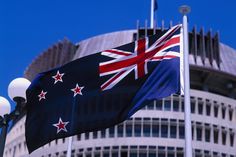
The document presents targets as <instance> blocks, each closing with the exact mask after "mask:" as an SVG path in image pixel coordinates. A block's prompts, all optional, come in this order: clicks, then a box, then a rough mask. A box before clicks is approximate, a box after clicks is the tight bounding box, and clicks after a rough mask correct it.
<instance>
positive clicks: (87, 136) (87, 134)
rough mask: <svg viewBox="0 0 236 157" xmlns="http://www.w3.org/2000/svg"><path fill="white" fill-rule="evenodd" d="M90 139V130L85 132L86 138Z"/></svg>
mask: <svg viewBox="0 0 236 157" xmlns="http://www.w3.org/2000/svg"><path fill="white" fill-rule="evenodd" d="M87 139H89V132H86V133H85V140H87Z"/></svg>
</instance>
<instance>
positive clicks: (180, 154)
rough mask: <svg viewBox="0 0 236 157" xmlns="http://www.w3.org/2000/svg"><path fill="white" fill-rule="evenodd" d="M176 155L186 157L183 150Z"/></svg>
mask: <svg viewBox="0 0 236 157" xmlns="http://www.w3.org/2000/svg"><path fill="white" fill-rule="evenodd" d="M176 157H184V153H183V152H177V155H176Z"/></svg>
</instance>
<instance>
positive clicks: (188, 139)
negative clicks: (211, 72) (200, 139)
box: [179, 5, 192, 157]
mask: <svg viewBox="0 0 236 157" xmlns="http://www.w3.org/2000/svg"><path fill="white" fill-rule="evenodd" d="M190 10H191V9H190V7H189V6H186V5H183V6H181V7H180V8H179V11H180V13H182V14H183V51H184V119H185V157H192V125H191V107H190V94H189V93H190V81H189V52H188V50H189V48H188V21H187V14H188V13H189V12H190Z"/></svg>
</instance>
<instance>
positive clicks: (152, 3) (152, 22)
mask: <svg viewBox="0 0 236 157" xmlns="http://www.w3.org/2000/svg"><path fill="white" fill-rule="evenodd" d="M154 1H155V0H151V17H150V18H151V19H150V27H151V28H154Z"/></svg>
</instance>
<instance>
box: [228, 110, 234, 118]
mask: <svg viewBox="0 0 236 157" xmlns="http://www.w3.org/2000/svg"><path fill="white" fill-rule="evenodd" d="M233 111H234V110H233V109H229V120H230V121H232V120H233Z"/></svg>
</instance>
